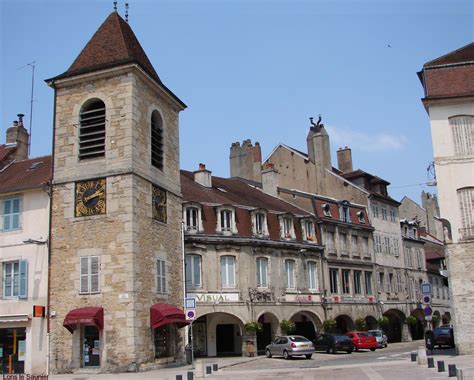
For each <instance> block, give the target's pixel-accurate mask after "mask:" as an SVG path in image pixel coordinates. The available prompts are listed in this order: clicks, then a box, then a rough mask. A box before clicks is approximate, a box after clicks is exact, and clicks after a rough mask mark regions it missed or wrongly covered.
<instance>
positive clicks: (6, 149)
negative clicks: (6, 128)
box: [0, 144, 16, 167]
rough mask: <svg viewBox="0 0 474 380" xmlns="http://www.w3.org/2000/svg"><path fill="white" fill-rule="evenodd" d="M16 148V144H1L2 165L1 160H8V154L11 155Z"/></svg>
mask: <svg viewBox="0 0 474 380" xmlns="http://www.w3.org/2000/svg"><path fill="white" fill-rule="evenodd" d="M15 150H16V145H13V144H11V145H10V144H9V145H5V144H2V145H0V167H1V166H2V165H1V162H2V161H3V160H6V159H7V158H8V156H10V155H11V154H12V153H13V152H14V151H15Z"/></svg>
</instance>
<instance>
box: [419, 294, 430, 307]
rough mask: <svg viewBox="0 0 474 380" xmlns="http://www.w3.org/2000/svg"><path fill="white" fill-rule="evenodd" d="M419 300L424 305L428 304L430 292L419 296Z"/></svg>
mask: <svg viewBox="0 0 474 380" xmlns="http://www.w3.org/2000/svg"><path fill="white" fill-rule="evenodd" d="M421 302H423V303H424V304H425V305H429V304H430V303H431V294H425V295H423V297H421Z"/></svg>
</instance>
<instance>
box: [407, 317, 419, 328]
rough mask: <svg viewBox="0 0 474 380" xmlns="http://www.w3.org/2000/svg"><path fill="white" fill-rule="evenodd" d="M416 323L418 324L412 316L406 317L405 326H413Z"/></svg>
mask: <svg viewBox="0 0 474 380" xmlns="http://www.w3.org/2000/svg"><path fill="white" fill-rule="evenodd" d="M417 322H418V319H417V318H416V317H414V316H413V315H410V316H409V317H407V324H408V325H409V326H415V325H416V323H417Z"/></svg>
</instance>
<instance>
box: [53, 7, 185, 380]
mask: <svg viewBox="0 0 474 380" xmlns="http://www.w3.org/2000/svg"><path fill="white" fill-rule="evenodd" d="M47 83H48V85H49V86H51V87H52V88H53V89H54V93H55V98H54V104H55V110H54V113H55V117H54V144H53V146H54V151H53V183H52V200H51V202H52V206H51V210H52V211H51V225H52V229H51V241H50V244H51V265H50V270H51V283H50V310H51V339H50V368H51V372H52V373H55V372H65V371H75V370H77V369H80V368H82V367H86V368H90V369H92V370H93V369H95V370H96V371H125V370H128V371H134V370H137V369H142V368H146V367H150V366H153V365H159V364H164V363H168V362H172V361H177V360H180V358H182V356H183V353H184V334H183V333H182V330H181V329H180V327H183V326H184V325H186V324H187V322H186V321H185V316H184V313H183V311H182V310H181V309H180V308H179V307H181V306H182V297H183V292H182V290H183V275H182V273H183V272H182V238H181V236H182V231H181V220H182V210H181V201H182V197H181V184H180V180H179V178H180V171H179V124H178V115H179V112H180V111H181V110H183V109H184V108H185V105H184V104H183V102H182V101H181V100H179V99H178V98H177V97H176V95H174V94H173V93H172V92H171V91H170V90H169V89H168V88H167V87H166V86H165V85H164V84H163V83H162V82H161V80H160V78H159V76H158V74H157V73H156V71H155V69H154V68H153V66H152V64H151V62H150V61H149V59H148V58H147V56H146V54H145V52H144V51H143V49H142V47H141V46H140V43H139V42H138V40H137V38H136V37H135V35H134V33H133V31H132V29H131V28H130V25H129V24H128V23H127V22H126V21H125V20H123V19H122V18H121V17H120V16H119V15H118V13H117V12H113V13H111V14H110V15H109V16H108V18H107V19H106V20H105V21H104V23H103V24H102V25H101V26H100V28H99V29H98V30H97V32H96V33H95V34H94V36H93V37H92V38H91V40H90V41H89V42H88V43H87V45H86V46H85V47H84V49H83V50H82V51H81V53H80V54H79V56H78V57H77V58H76V59H75V61H74V62H73V64H72V65H71V67H70V68H69V69H68V70H67V71H66V72H65V73H63V74H61V75H58V76H56V77H54V78H51V79H48V80H47Z"/></svg>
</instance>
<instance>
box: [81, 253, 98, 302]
mask: <svg viewBox="0 0 474 380" xmlns="http://www.w3.org/2000/svg"><path fill="white" fill-rule="evenodd" d="M84 259H86V260H87V272H86V273H83V267H82V261H83V260H84ZM94 259H96V260H97V273H95V274H94V273H92V265H93V260H94ZM93 276H96V277H97V289H95V290H94V289H93V288H92V277H93ZM100 276H101V270H100V256H99V255H89V256H80V258H79V294H80V295H89V294H98V293H100V292H101V286H100ZM84 277H86V279H87V290H83V287H82V285H83V282H82V279H83V278H84Z"/></svg>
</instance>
